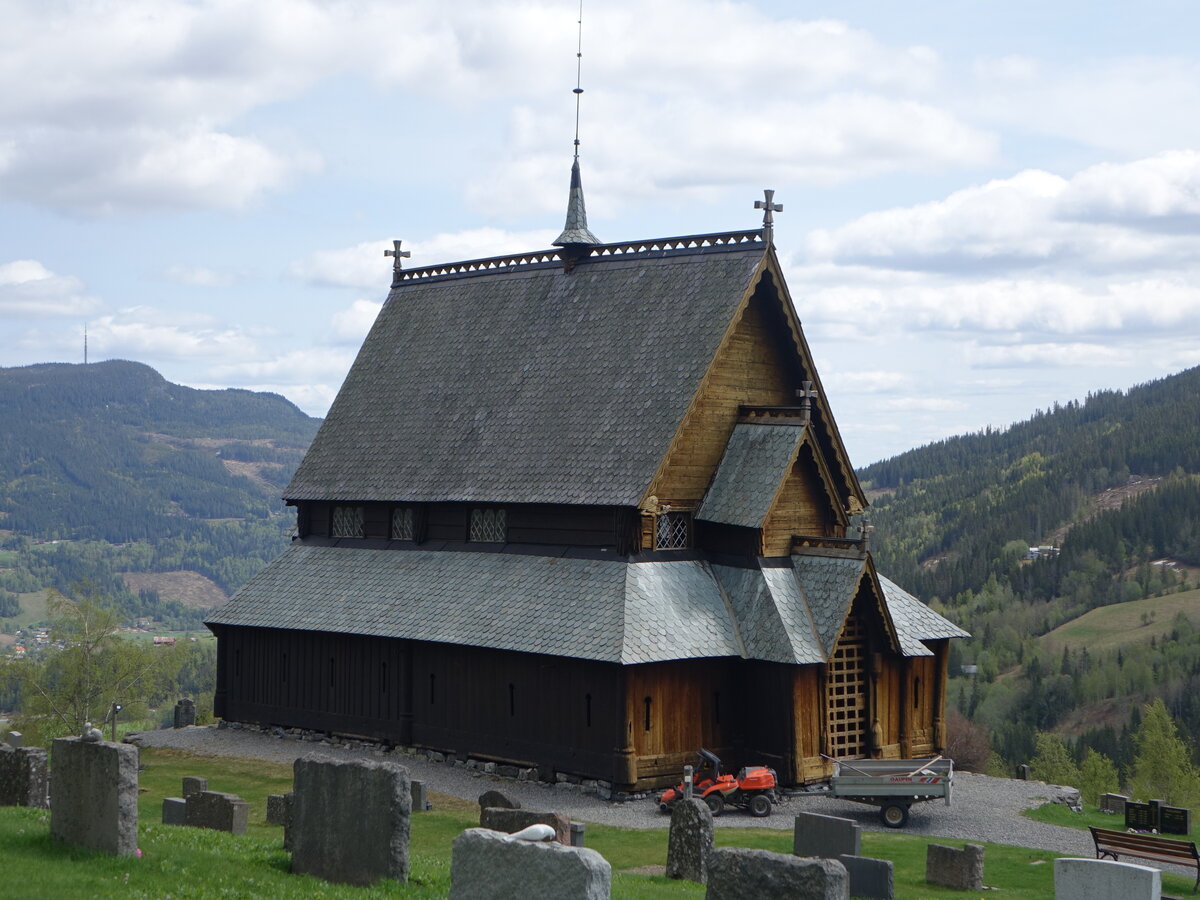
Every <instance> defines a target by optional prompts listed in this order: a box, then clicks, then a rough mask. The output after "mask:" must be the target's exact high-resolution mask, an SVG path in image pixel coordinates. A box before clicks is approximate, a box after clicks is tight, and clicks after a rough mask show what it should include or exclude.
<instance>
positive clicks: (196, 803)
mask: <svg viewBox="0 0 1200 900" xmlns="http://www.w3.org/2000/svg"><path fill="white" fill-rule="evenodd" d="M249 819H250V804H249V803H247V802H246V801H245V800H243V799H242V798H241V797H239V796H238V795H237V794H225V793H222V792H221V791H201V792H200V793H198V794H192V796H190V797H187V798H186V810H185V812H184V819H183V824H185V825H188V826H190V827H192V828H211V829H213V831H228V832H229V833H230V834H245V833H246V824H247V823H248V821H249Z"/></svg>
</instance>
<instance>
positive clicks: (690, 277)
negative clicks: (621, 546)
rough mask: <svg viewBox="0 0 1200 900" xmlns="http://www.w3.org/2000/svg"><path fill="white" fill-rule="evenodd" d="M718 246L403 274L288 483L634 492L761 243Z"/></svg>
mask: <svg viewBox="0 0 1200 900" xmlns="http://www.w3.org/2000/svg"><path fill="white" fill-rule="evenodd" d="M711 249H712V248H710V250H709V252H704V253H700V252H697V253H695V254H684V255H667V256H663V257H656V256H653V255H647V256H635V257H632V258H628V259H624V258H607V259H594V260H584V261H582V262H580V263H579V264H578V265H577V266H576V268H575V269H574V271H572V272H571V273H570V274H566V273H564V272H563V270H562V268H561V267H559V266H547V267H542V268H530V269H524V270H517V271H511V272H483V273H480V274H474V275H467V276H462V277H456V278H451V279H447V280H440V281H433V282H420V281H417V282H411V283H403V284H401V285H400V286H399V287H396V288H393V290H392V292H391V294H390V295H389V296H388V299H387V302H386V303H385V304H384V306H383V309H382V310H381V311H380V313H379V316H378V318H377V319H376V321H375V324H374V326H373V327H372V329H371V332H370V334H369V335H368V336H367V339H366V341H365V342H364V344H363V346H362V349H361V350H360V351H359V354H358V358H357V359H356V360H355V363H354V365H353V367H352V368H351V370H350V373H349V374H348V375H347V376H346V381H345V383H344V384H343V385H342V389H341V391H340V392H339V393H338V396H337V399H336V400H335V401H334V403H333V406H332V407H331V408H330V411H329V415H328V416H327V417H326V419H325V422H324V424H323V425H322V426H321V429H320V431H319V432H318V434H317V437H316V439H315V440H314V441H313V444H312V446H311V447H310V449H309V451H308V453H307V454H306V456H305V457H304V460H303V462H302V463H301V464H300V467H299V468H298V469H297V471H296V474H295V476H294V477H293V479H292V482H291V484H289V485H288V487H287V489H286V491H285V492H284V496H285V497H286V498H288V499H294V500H359V501H370V500H410V501H473V500H484V501H491V502H497V503H504V502H508V503H532V502H547V503H586V504H597V505H614V506H632V505H636V504H637V502H638V501H639V500H640V499H641V496H642V493H643V492H644V490H645V488H646V487H647V486H648V485H649V483H650V480H651V478H652V477H653V474H654V471H655V469H656V467H657V466H658V463H659V461H660V460H661V459H662V457H663V454H664V453H665V452H666V449H667V447H668V445H669V443H670V440H671V438H672V437H673V436H674V434H675V431H676V429H677V427H678V426H679V424H680V422H681V421H682V419H683V416H684V414H685V412H686V410H687V408H688V405H689V403H690V402H691V399H692V397H693V395H694V394H695V391H696V390H697V388H698V386H699V384H700V380H701V377H702V376H703V374H704V372H705V371H706V369H707V366H708V364H709V362H710V360H711V359H712V358H713V355H714V354H715V352H716V350H717V347H718V346H719V344H720V341H721V338H722V337H723V336H724V333H725V328H726V326H727V324H728V323H729V321H730V319H731V317H732V315H733V313H734V311H735V309H736V308H737V305H738V304H739V303H740V301H741V298H742V296H743V295H744V293H745V291H746V290H747V289H748V288H749V287H750V282H751V278H752V276H753V275H754V273H755V271H756V270H757V268H758V265H759V263H760V262H761V260H762V258H763V249H762V247H761V245H759V246H757V247H756V248H753V249H744V248H736V249H728V250H726V249H723V248H722V249H721V251H720V252H711Z"/></svg>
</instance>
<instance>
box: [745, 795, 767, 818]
mask: <svg viewBox="0 0 1200 900" xmlns="http://www.w3.org/2000/svg"><path fill="white" fill-rule="evenodd" d="M770 814H771V798H770V797H768V796H767V795H766V794H755V795H754V796H753V797H751V798H750V815H752V816H755V817H757V818H759V819H763V818H766V817H767V816H769V815H770Z"/></svg>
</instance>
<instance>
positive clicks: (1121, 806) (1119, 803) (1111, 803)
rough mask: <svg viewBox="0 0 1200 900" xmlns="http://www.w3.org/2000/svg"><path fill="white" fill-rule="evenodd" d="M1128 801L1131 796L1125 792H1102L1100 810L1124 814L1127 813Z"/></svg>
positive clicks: (1119, 814)
mask: <svg viewBox="0 0 1200 900" xmlns="http://www.w3.org/2000/svg"><path fill="white" fill-rule="evenodd" d="M1128 802H1129V798H1128V797H1126V796H1125V795H1124V794H1101V795H1100V812H1103V813H1112V814H1113V815H1118V816H1123V815H1125V804H1126V803H1128Z"/></svg>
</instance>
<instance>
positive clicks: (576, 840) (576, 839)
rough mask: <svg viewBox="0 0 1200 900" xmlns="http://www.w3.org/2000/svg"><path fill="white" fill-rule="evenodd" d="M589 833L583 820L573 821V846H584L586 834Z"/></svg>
mask: <svg viewBox="0 0 1200 900" xmlns="http://www.w3.org/2000/svg"><path fill="white" fill-rule="evenodd" d="M586 833H587V826H585V825H584V824H583V823H582V822H572V823H571V846H572V847H582V846H583V845H584V835H585V834H586Z"/></svg>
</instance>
